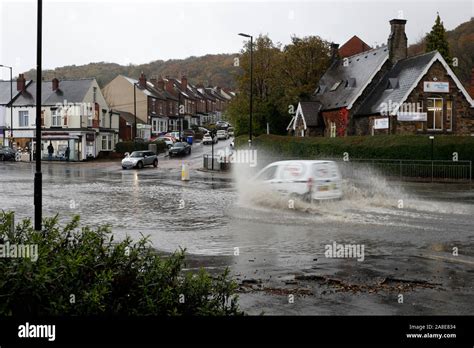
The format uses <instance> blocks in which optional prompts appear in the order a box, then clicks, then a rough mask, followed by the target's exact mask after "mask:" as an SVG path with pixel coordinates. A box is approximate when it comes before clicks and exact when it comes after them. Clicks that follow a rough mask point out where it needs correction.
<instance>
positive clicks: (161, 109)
mask: <svg viewBox="0 0 474 348" xmlns="http://www.w3.org/2000/svg"><path fill="white" fill-rule="evenodd" d="M159 105H160V106H159V108H160V115H163V102H160V104H159Z"/></svg>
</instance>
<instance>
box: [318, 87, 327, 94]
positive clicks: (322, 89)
mask: <svg viewBox="0 0 474 348" xmlns="http://www.w3.org/2000/svg"><path fill="white" fill-rule="evenodd" d="M325 90H326V86H325V85H319V87H318V88H317V89H316V92H315V94H323V93H324V91H325Z"/></svg>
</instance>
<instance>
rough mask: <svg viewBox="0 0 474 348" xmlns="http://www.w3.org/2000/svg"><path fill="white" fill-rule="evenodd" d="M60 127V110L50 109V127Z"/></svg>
mask: <svg viewBox="0 0 474 348" xmlns="http://www.w3.org/2000/svg"><path fill="white" fill-rule="evenodd" d="M61 126H62V124H61V109H58V108H56V109H51V127H61Z"/></svg>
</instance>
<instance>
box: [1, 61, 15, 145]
mask: <svg viewBox="0 0 474 348" xmlns="http://www.w3.org/2000/svg"><path fill="white" fill-rule="evenodd" d="M0 68H8V69H10V103H12V102H13V67H11V66H7V65H1V64H0ZM10 139H13V103H12V104H11V105H10ZM3 144H4V145H5V129H3ZM10 147H13V146H10Z"/></svg>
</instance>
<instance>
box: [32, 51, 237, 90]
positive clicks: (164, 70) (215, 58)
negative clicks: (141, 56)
mask: <svg viewBox="0 0 474 348" xmlns="http://www.w3.org/2000/svg"><path fill="white" fill-rule="evenodd" d="M235 56H236V55H234V54H208V55H205V56H201V57H189V58H186V59H170V60H167V61H163V60H156V61H153V62H150V63H147V64H140V65H133V64H130V65H127V66H124V65H120V64H116V63H106V62H99V63H90V64H87V65H69V66H63V67H59V68H56V69H54V70H44V71H43V77H44V79H45V80H51V79H53V78H54V77H56V78H58V79H60V80H61V79H77V78H91V77H93V78H96V79H97V81H98V83H99V85H100V86H101V87H104V86H105V85H106V84H107V83H109V82H110V81H112V79H113V78H115V77H116V76H117V75H125V76H129V77H134V78H138V76H139V75H140V73H141V72H142V71H143V72H144V73H145V74H146V76H148V77H151V76H160V75H161V76H163V77H165V76H167V75H169V76H173V77H178V78H179V77H181V76H182V75H186V76H187V77H188V79H189V80H190V81H191V82H192V83H203V84H205V85H214V86H221V87H228V88H234V87H235V75H236V74H237V73H238V72H239V68H238V67H235V66H234V57H235ZM25 77H26V78H27V79H33V80H34V79H35V78H36V70H34V69H32V70H29V71H28V72H26V73H25Z"/></svg>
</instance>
